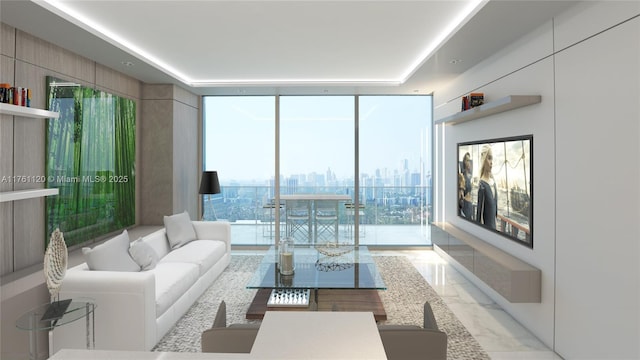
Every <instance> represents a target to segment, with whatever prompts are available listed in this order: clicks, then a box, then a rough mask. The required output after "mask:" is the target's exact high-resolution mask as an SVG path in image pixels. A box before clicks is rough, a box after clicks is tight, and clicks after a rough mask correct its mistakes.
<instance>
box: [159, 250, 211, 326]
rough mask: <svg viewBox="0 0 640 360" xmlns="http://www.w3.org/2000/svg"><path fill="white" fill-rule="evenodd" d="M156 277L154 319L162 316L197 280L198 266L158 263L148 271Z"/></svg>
mask: <svg viewBox="0 0 640 360" xmlns="http://www.w3.org/2000/svg"><path fill="white" fill-rule="evenodd" d="M150 271H152V272H154V273H155V276H156V318H158V317H159V316H160V315H162V314H164V312H165V311H167V309H168V308H170V307H171V306H172V305H173V304H174V303H175V302H176V301H177V300H178V299H179V298H180V297H181V296H182V295H184V294H185V293H186V292H187V291H188V290H189V288H191V286H192V285H193V284H195V282H196V281H197V280H198V277H199V275H198V266H197V265H195V264H189V263H163V262H160V263H158V265H157V266H156V267H155V268H154V269H153V270H150Z"/></svg>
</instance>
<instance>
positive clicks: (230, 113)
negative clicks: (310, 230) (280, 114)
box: [202, 96, 275, 244]
mask: <svg viewBox="0 0 640 360" xmlns="http://www.w3.org/2000/svg"><path fill="white" fill-rule="evenodd" d="M203 118H204V121H203V123H204V141H203V147H204V149H203V150H204V152H203V154H204V156H203V163H204V170H215V171H217V172H218V178H219V180H220V184H221V187H222V193H220V194H216V195H203V207H202V208H203V212H204V218H205V219H207V220H212V219H225V220H228V221H230V222H231V223H232V224H235V225H243V226H247V227H249V226H250V227H252V228H255V227H256V225H257V224H258V223H261V222H263V221H264V222H265V223H266V222H267V221H268V215H267V213H268V212H269V210H270V209H268V208H267V207H266V204H267V203H268V201H269V199H272V198H273V197H274V181H275V173H274V169H275V165H274V164H275V151H274V149H275V101H274V97H273V96H211V97H205V98H204V116H203ZM271 214H273V212H271ZM266 231H267V229H265V233H264V235H265V236H266V235H269V234H270V235H271V236H272V235H273V233H274V231H273V227H272V228H270V229H268V231H270V233H269V234H267V232H266ZM235 240H240V239H238V238H237V237H234V241H235ZM262 241H263V233H262V232H261V233H259V234H258V233H255V234H253V233H252V235H248V234H247V235H246V236H243V238H242V243H245V244H259V243H262Z"/></svg>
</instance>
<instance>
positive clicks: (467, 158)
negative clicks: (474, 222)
mask: <svg viewBox="0 0 640 360" xmlns="http://www.w3.org/2000/svg"><path fill="white" fill-rule="evenodd" d="M472 173H473V171H472V166H471V154H469V152H465V154H464V157H463V158H462V164H460V173H459V174H458V185H459V187H458V188H459V198H458V204H459V207H460V208H459V211H460V216H463V217H465V218H467V219H469V220H471V219H473V215H472V211H473V210H472V209H473V205H472V204H471V188H472V185H473V183H472V181H473V179H472Z"/></svg>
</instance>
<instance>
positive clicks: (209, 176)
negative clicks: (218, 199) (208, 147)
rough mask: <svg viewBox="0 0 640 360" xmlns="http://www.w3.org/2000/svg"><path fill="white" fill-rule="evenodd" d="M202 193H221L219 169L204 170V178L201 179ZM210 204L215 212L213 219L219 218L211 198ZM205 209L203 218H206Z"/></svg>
mask: <svg viewBox="0 0 640 360" xmlns="http://www.w3.org/2000/svg"><path fill="white" fill-rule="evenodd" d="M199 192H200V194H202V195H205V194H206V195H210V194H220V182H219V181H218V172H217V171H203V172H202V180H201V181H200V191H199ZM208 200H209V201H208V203H209V206H210V207H211V211H212V212H213V219H214V220H218V217H217V216H216V210H215V209H214V208H213V203H212V202H211V199H208ZM204 215H205V211H204V210H203V211H202V220H204Z"/></svg>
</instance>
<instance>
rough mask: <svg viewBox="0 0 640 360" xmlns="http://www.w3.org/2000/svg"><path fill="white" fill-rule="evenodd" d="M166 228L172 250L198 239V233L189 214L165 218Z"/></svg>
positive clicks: (184, 213)
mask: <svg viewBox="0 0 640 360" xmlns="http://www.w3.org/2000/svg"><path fill="white" fill-rule="evenodd" d="M163 221H164V227H165V230H166V231H167V238H168V239H169V245H171V248H172V249H177V248H179V247H181V246H184V245H186V244H187V243H189V242H190V241H193V240H195V239H196V231H195V229H194V228H193V224H191V218H190V217H189V213H188V212H186V211H185V212H183V213H180V214H175V215H171V216H165V217H164V218H163Z"/></svg>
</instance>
